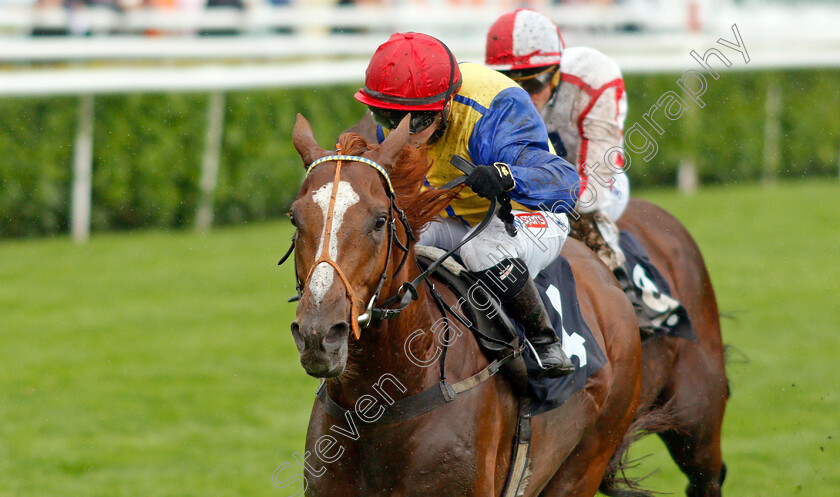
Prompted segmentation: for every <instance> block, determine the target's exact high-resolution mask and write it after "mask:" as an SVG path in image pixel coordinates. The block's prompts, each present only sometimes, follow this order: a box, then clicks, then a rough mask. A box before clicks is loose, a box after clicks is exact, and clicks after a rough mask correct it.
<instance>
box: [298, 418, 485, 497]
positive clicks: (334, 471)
mask: <svg viewBox="0 0 840 497" xmlns="http://www.w3.org/2000/svg"><path fill="white" fill-rule="evenodd" d="M429 428H431V427H429ZM441 428H443V429H441ZM360 435H361V436H360V437H359V439H358V440H356V441H354V443H353V444H352V447H351V446H348V447H347V449H348V450H347V453H346V454H345V458H346V459H345V458H343V459H345V460H344V461H341V464H338V465H332V466H333V467H331V468H329V471H328V472H327V473H325V474H324V475H323V476H321V477H320V478H317V479H315V480H314V481H310V484H311V486H310V490H311V492H310V493H309V495H311V496H313V497H314V496H322V495H331V496H332V495H345V496H360V497H361V496H365V497H380V496H381V497H386V496H388V497H393V496H406V497H408V496H411V497H428V496H429V495H447V496H458V495H473V489H474V488H475V485H476V482H477V480H478V468H477V462H476V450H475V449H476V447H475V446H474V442H473V440H470V439H469V438H468V437H463V436H458V434H457V433H453V432H452V430H449V429H447V428H444V427H442V426H439V425H438V427H437V429H436V430H432V429H423V428H419V429H417V428H415V429H413V430H400V429H394V428H391V429H390V430H387V429H384V430H378V429H377V430H371V432H370V433H366V434H362V433H360Z"/></svg>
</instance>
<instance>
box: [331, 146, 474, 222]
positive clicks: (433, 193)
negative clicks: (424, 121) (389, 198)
mask: <svg viewBox="0 0 840 497" xmlns="http://www.w3.org/2000/svg"><path fill="white" fill-rule="evenodd" d="M339 146H340V147H341V153H343V154H348V155H362V154H363V153H364V152H367V151H369V150H375V149H376V148H378V145H373V144H368V142H367V141H366V140H365V139H364V138H362V137H361V136H360V135H358V134H356V133H344V134H343V135H341V137H340V138H339ZM430 166H431V165H430V164H429V163H428V162H427V160H426V150H425V148H420V149H414V148H411V147H406V148H405V149H404V150H403V151H402V152H400V154H399V155H398V156H397V158H396V159H395V160H394V165H393V166H391V168H390V170H389V171H388V173H389V175H390V176H391V184H392V185H393V187H394V193H395V194H396V202H397V207H399V208H400V209H402V210H403V211H404V212H405V216H406V217H407V218H408V224H409V225H410V226H411V229H412V230H413V231H414V232H415V233H417V232H418V231H419V230H420V229H421V228H423V226H425V225H427V224H429V223H430V222H431V221H433V220H435V219H436V218H437V217H438V214H440V212H441V211H443V210H444V209H445V208H446V206H447V205H449V203H450V202H452V200H453V199H454V198H455V197H457V196H458V193H459V192H460V190H461V189H460V188H454V189H452V190H433V189H427V190H424V189H423V179H424V178H425V177H426V173H427V172H428V171H429V167H430Z"/></svg>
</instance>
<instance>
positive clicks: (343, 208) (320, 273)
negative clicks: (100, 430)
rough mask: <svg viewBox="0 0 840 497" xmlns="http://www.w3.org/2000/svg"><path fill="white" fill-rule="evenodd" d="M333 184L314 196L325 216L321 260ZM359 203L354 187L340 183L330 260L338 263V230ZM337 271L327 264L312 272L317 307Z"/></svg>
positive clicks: (346, 183) (332, 231) (334, 213)
mask: <svg viewBox="0 0 840 497" xmlns="http://www.w3.org/2000/svg"><path fill="white" fill-rule="evenodd" d="M332 190H333V182H332V181H330V182H329V183H327V184H326V185H324V186H322V187H321V188H318V190H316V191H315V193H313V194H312V199H313V200H314V201H315V203H316V204H318V206H319V207H320V208H321V212H322V213H323V215H324V227H323V229H322V230H321V238H320V239H319V240H318V247H320V251H319V252H318V255H317V256H316V257H315V259H316V260H317V259H320V258H321V253H322V252H323V247H324V235H325V234H326V231H327V222H326V220H327V210H328V209H329V208H330V196H331V195H332ZM358 201H359V196H358V195H357V194H356V191H355V190H353V187H352V186H351V185H350V183H348V182H347V181H339V183H338V192H337V193H336V195H335V206H334V207H333V219H332V228H331V229H330V246H329V248H328V250H329V254H330V258H331V259H332V260H334V261H338V230H339V229H340V228H341V222H342V221H343V220H344V214H345V213H346V212H347V209H349V208H350V207H351V206H353V205H354V204H355V203H356V202H358ZM334 273H335V269H333V267H332V266H330V265H329V264H327V263H326V262H322V263H320V264H318V265H317V266H316V267H315V269H314V270H313V271H312V277H311V278H309V291H310V292H312V297H313V298H314V299H315V305H321V300H323V299H324V295H326V294H327V290H329V289H330V287H331V286H332V284H333V274H334Z"/></svg>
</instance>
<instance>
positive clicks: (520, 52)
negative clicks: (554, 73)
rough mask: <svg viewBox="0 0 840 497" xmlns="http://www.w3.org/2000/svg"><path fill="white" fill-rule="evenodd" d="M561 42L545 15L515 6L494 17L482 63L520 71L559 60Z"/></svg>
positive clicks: (550, 64) (555, 29)
mask: <svg viewBox="0 0 840 497" xmlns="http://www.w3.org/2000/svg"><path fill="white" fill-rule="evenodd" d="M564 48H565V43H564V42H563V37H562V36H560V30H559V29H558V28H557V26H556V25H555V24H554V23H553V22H552V21H551V19H549V18H548V17H546V16H544V15H542V14H540V13H539V12H536V11H534V10H530V9H518V10H516V11H514V12H511V13H509V14H505V15H503V16H502V17H500V18H498V19H497V20H496V22H494V23H493V25H492V26H490V31H488V32H487V51H486V53H485V63H486V64H487V65H488V66H489V67H491V68H493V69H496V70H497V71H520V70H523V69H532V68H535V67H545V66H553V65H557V64H560V57H561V56H562V55H563V49H564Z"/></svg>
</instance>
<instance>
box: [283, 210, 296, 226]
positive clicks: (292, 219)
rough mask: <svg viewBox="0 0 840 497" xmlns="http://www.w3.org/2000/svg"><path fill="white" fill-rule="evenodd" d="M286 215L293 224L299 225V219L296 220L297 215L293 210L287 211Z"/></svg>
mask: <svg viewBox="0 0 840 497" xmlns="http://www.w3.org/2000/svg"><path fill="white" fill-rule="evenodd" d="M286 215H287V216H289V221H290V222H291V223H292V226H297V221H295V215H294V214H292V213H291V212H287V213H286Z"/></svg>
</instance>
